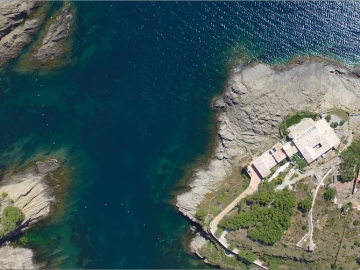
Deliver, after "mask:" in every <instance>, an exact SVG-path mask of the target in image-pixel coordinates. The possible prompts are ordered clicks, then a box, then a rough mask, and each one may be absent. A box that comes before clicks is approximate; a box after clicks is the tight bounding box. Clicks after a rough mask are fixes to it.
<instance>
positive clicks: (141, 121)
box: [0, 2, 360, 268]
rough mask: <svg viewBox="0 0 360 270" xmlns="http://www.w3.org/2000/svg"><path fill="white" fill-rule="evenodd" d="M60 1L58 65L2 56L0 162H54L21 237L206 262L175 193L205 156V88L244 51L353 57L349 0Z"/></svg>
mask: <svg viewBox="0 0 360 270" xmlns="http://www.w3.org/2000/svg"><path fill="white" fill-rule="evenodd" d="M73 5H74V6H76V15H75V20H76V28H75V29H74V33H73V37H72V39H73V46H72V53H73V54H72V63H71V65H69V66H68V67H66V68H64V69H62V70H58V71H53V72H49V71H42V72H32V73H21V72H19V71H18V70H19V69H18V68H16V66H17V65H19V62H18V61H17V60H14V61H11V63H10V64H9V65H8V66H7V67H6V68H5V70H4V71H3V72H2V73H1V75H0V77H1V80H0V86H1V90H2V91H1V95H0V130H1V132H0V150H1V151H0V153H1V154H0V161H1V162H0V164H1V167H0V169H1V171H2V172H5V171H6V169H8V168H9V167H12V166H18V167H21V166H23V165H26V164H28V163H29V162H33V161H35V160H36V159H38V158H43V157H58V158H59V159H60V160H62V161H63V162H64V164H63V167H64V168H65V170H66V173H65V174H64V175H63V176H64V177H63V178H65V179H64V180H63V181H64V186H65V187H66V188H64V189H63V190H61V192H60V193H59V198H60V202H59V203H58V204H57V206H56V207H55V211H54V212H53V214H52V216H51V217H49V218H48V219H46V220H44V221H42V222H40V223H38V225H36V226H34V227H33V228H31V229H30V230H28V231H27V232H26V233H25V234H24V236H25V237H26V239H27V244H24V243H26V241H25V242H24V241H23V242H22V243H23V245H26V246H27V247H30V248H32V249H34V250H35V252H36V259H37V260H38V261H40V262H42V263H44V264H45V267H47V268H54V267H56V268H204V267H207V266H205V265H204V264H202V263H201V261H200V260H198V259H197V257H196V256H195V255H193V254H189V253H188V243H189V237H188V235H189V223H188V221H187V220H186V219H185V218H184V217H183V216H182V215H181V214H179V213H178V212H177V210H176V208H175V207H174V202H175V196H176V194H177V193H178V192H181V191H182V190H183V189H184V187H186V183H187V182H186V181H187V180H188V179H189V177H190V176H191V173H192V170H193V169H194V167H195V166H198V165H202V164H204V163H205V161H206V159H207V158H208V157H210V156H211V150H212V147H213V143H214V139H215V136H216V120H215V112H214V111H213V110H212V109H211V100H212V98H213V97H214V96H216V95H219V94H220V93H221V92H222V90H223V88H224V86H225V84H226V78H227V76H228V75H229V74H230V73H231V72H233V69H234V68H236V67H242V66H244V65H246V64H247V63H249V62H252V61H263V62H265V63H268V64H275V63H284V62H286V61H287V60H288V59H290V58H291V57H293V56H297V55H301V56H309V55H322V56H327V57H332V58H335V59H337V60H339V61H343V62H345V63H347V64H349V65H356V64H357V63H358V59H359V52H360V51H359V48H360V46H359V45H360V44H359V43H360V40H359V37H360V31H359V21H360V20H359V17H360V14H359V12H360V9H359V7H358V5H359V3H358V2H353V3H348V2H340V3H337V2H330V3H328V2H310V3H304V2H73ZM239 59H240V60H241V61H238V60H239ZM65 182H66V184H65ZM19 242H20V241H19Z"/></svg>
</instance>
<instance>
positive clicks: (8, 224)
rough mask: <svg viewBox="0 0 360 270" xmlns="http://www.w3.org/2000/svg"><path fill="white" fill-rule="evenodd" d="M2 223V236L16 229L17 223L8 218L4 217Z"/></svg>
mask: <svg viewBox="0 0 360 270" xmlns="http://www.w3.org/2000/svg"><path fill="white" fill-rule="evenodd" d="M1 224H2V231H1V232H0V234H1V235H2V236H5V235H8V234H9V233H11V232H12V231H13V230H15V229H16V223H14V222H12V221H11V220H9V219H7V218H2V219H1Z"/></svg>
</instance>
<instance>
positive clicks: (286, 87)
mask: <svg viewBox="0 0 360 270" xmlns="http://www.w3.org/2000/svg"><path fill="white" fill-rule="evenodd" d="M213 105H214V107H215V108H216V109H218V110H219V112H218V115H217V120H218V126H219V129H218V135H219V136H218V139H217V143H216V146H215V150H214V155H213V158H212V159H211V160H210V161H209V162H208V164H207V165H206V166H205V167H204V168H202V169H198V170H195V172H194V175H193V178H192V180H191V182H190V187H191V190H190V191H188V192H186V193H183V194H181V195H179V196H178V197H177V204H176V205H177V207H178V208H179V210H180V211H181V212H182V213H183V214H184V215H185V216H187V217H188V218H190V219H191V220H194V221H196V217H195V214H196V209H197V207H198V206H199V204H200V203H201V202H202V201H203V200H204V199H205V195H206V193H208V192H212V191H213V190H216V189H217V188H218V187H219V186H220V185H221V183H222V182H223V181H224V179H225V177H226V176H228V175H229V174H230V173H232V172H233V170H235V169H236V170H237V169H238V168H239V164H240V163H239V162H240V160H242V159H243V158H244V157H246V156H248V157H253V156H256V155H258V154H260V153H261V152H262V151H264V150H266V148H268V147H270V146H271V145H273V143H274V142H276V141H277V140H278V139H279V127H280V124H281V121H282V119H283V118H284V117H285V116H286V115H288V114H290V113H291V112H294V111H300V110H311V111H317V112H323V111H325V110H326V109H330V108H334V107H336V108H341V109H343V110H345V111H349V112H350V111H357V110H359V109H360V79H359V78H358V77H357V76H356V75H355V74H354V73H352V72H351V71H350V70H349V69H348V68H346V67H344V66H341V65H340V64H337V63H334V62H330V61H327V60H319V59H318V60H311V61H302V62H301V63H300V64H297V65H292V66H290V67H282V68H274V67H273V68H272V67H270V66H268V65H265V64H263V63H256V64H253V65H251V66H248V67H246V68H244V69H242V70H241V71H239V72H236V73H234V74H233V75H232V76H231V77H230V79H229V80H228V84H227V86H226V89H225V93H224V94H223V96H222V97H219V98H217V99H215V100H214V103H213Z"/></svg>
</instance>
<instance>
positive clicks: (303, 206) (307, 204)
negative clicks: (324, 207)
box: [298, 197, 312, 213]
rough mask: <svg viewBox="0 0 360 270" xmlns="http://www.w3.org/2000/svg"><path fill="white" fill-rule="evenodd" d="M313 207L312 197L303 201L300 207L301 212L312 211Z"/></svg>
mask: <svg viewBox="0 0 360 270" xmlns="http://www.w3.org/2000/svg"><path fill="white" fill-rule="evenodd" d="M311 205H312V199H311V198H310V197H307V198H306V199H304V200H302V201H301V202H300V203H299V205H298V207H299V209H300V210H301V212H304V213H305V212H307V211H309V210H310V209H311Z"/></svg>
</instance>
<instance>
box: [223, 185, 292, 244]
mask: <svg viewBox="0 0 360 270" xmlns="http://www.w3.org/2000/svg"><path fill="white" fill-rule="evenodd" d="M274 184H275V183H267V182H264V183H263V184H262V185H261V187H260V191H259V192H257V193H255V194H253V195H251V196H248V197H246V198H245V202H246V206H247V207H246V208H245V209H243V212H240V213H238V214H236V215H235V216H232V217H229V218H227V219H223V220H221V221H220V222H219V226H220V227H222V228H227V229H229V230H237V229H239V228H246V229H247V233H248V237H249V238H251V239H252V240H254V241H258V242H260V243H262V244H266V245H272V244H274V243H276V242H277V241H279V240H280V238H281V237H282V235H283V233H284V231H285V230H287V229H288V228H289V227H290V225H291V222H290V217H291V215H292V214H293V211H294V207H295V205H296V200H295V197H294V195H293V194H292V193H291V192H290V191H289V190H288V189H284V190H281V191H274V190H273V186H274Z"/></svg>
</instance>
